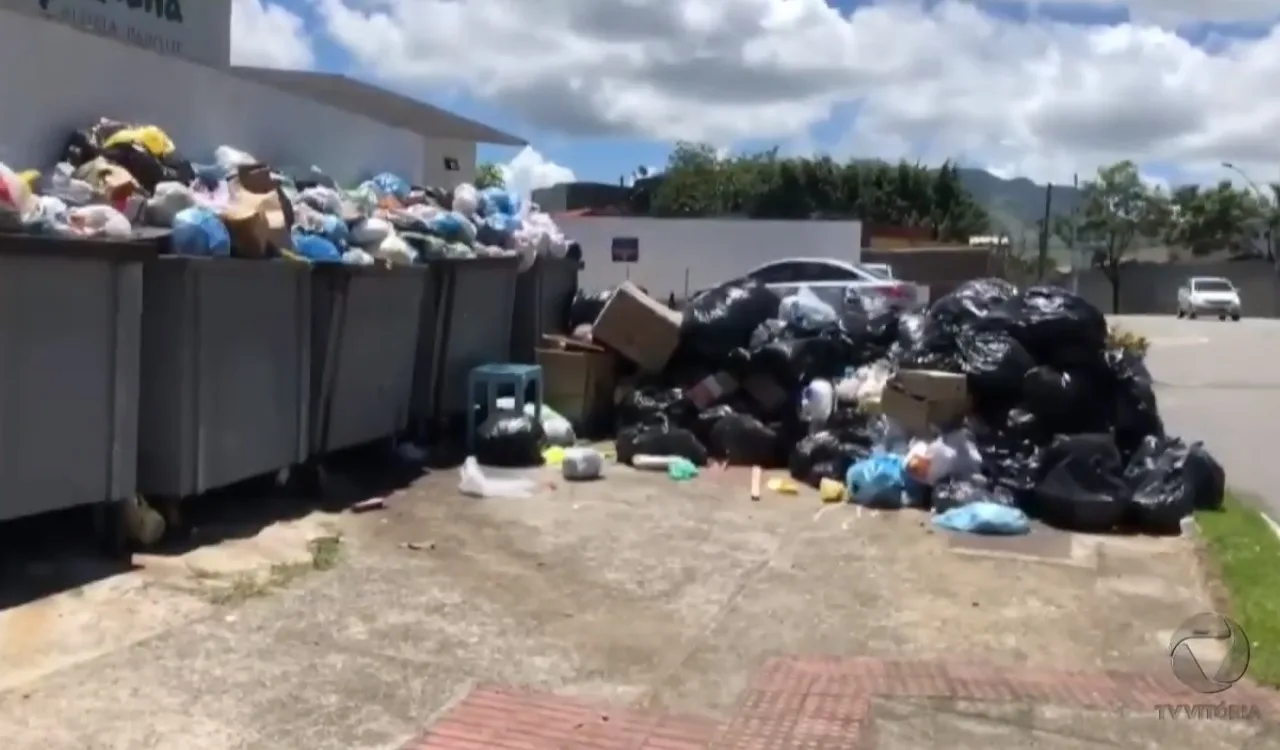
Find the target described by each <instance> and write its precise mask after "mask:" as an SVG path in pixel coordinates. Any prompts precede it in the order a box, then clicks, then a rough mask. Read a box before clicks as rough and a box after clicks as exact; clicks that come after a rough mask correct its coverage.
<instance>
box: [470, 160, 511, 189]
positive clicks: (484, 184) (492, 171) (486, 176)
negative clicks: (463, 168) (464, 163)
mask: <svg viewBox="0 0 1280 750" xmlns="http://www.w3.org/2000/svg"><path fill="white" fill-rule="evenodd" d="M475 186H476V187H477V188H478V189H480V190H484V189H485V188H491V187H496V188H501V187H506V186H507V181H506V179H505V178H503V176H502V168H501V167H499V166H498V165H497V164H494V163H492V162H485V163H483V164H481V165H480V166H478V167H476V182H475Z"/></svg>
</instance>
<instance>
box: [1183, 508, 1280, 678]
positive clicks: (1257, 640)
mask: <svg viewBox="0 0 1280 750" xmlns="http://www.w3.org/2000/svg"><path fill="white" fill-rule="evenodd" d="M1196 522H1197V524H1198V525H1199V527H1200V535H1201V537H1202V539H1203V548H1202V552H1203V553H1204V555H1203V556H1204V557H1205V560H1204V562H1205V563H1206V567H1207V569H1208V572H1209V574H1210V576H1211V577H1212V579H1213V580H1212V581H1211V588H1212V589H1213V592H1212V593H1213V596H1214V599H1215V604H1216V606H1218V607H1219V608H1222V609H1225V610H1226V611H1227V612H1229V613H1230V614H1231V615H1232V616H1233V617H1234V618H1235V620H1236V622H1238V623H1239V624H1240V627H1241V628H1242V629H1243V630H1244V632H1245V633H1246V634H1247V635H1248V636H1249V643H1250V647H1251V649H1250V661H1249V672H1248V676H1249V678H1250V679H1252V680H1253V681H1254V682H1257V683H1258V684H1261V685H1271V686H1273V687H1278V686H1280V538H1277V537H1276V534H1275V532H1274V531H1272V529H1271V527H1270V525H1269V524H1268V523H1267V521H1266V519H1264V518H1263V517H1262V516H1261V514H1259V513H1258V511H1256V510H1254V509H1253V508H1251V507H1249V504H1248V503H1247V501H1245V500H1242V499H1241V498H1240V497H1239V496H1233V495H1231V494H1230V493H1228V494H1227V498H1226V502H1225V503H1224V504H1223V507H1222V510H1221V511H1215V512H1210V511H1201V512H1198V513H1196Z"/></svg>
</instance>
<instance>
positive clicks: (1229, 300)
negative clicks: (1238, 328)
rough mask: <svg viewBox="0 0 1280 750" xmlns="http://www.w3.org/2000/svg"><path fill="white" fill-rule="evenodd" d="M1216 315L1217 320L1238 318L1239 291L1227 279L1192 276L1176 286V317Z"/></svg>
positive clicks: (1192, 317) (1194, 317)
mask: <svg viewBox="0 0 1280 750" xmlns="http://www.w3.org/2000/svg"><path fill="white" fill-rule="evenodd" d="M1201 314H1204V315H1216V316H1218V320H1226V319H1227V318H1228V317H1230V318H1231V319H1232V320H1239V319H1240V292H1239V290H1237V289H1236V287H1235V285H1234V284H1232V283H1231V282H1230V281H1228V280H1227V279H1223V278H1219V277H1217V276H1193V277H1191V278H1190V279H1187V282H1186V283H1185V284H1183V285H1182V286H1180V287H1178V317H1179V318H1184V317H1185V318H1191V319H1192V320H1195V319H1196V317H1197V316H1198V315H1201Z"/></svg>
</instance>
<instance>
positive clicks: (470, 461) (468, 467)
mask: <svg viewBox="0 0 1280 750" xmlns="http://www.w3.org/2000/svg"><path fill="white" fill-rule="evenodd" d="M536 490H537V485H536V484H534V483H533V482H532V481H530V480H528V479H497V478H494V477H487V476H485V474H484V471H482V470H481V469H480V462H479V461H477V460H476V457H475V456H467V460H466V461H464V462H462V468H461V469H460V470H459V471H458V491H459V492H461V493H462V494H464V495H466V496H468V497H481V498H524V497H529V496H530V495H532V494H533V493H534V492H535V491H536Z"/></svg>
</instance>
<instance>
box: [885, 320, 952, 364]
mask: <svg viewBox="0 0 1280 750" xmlns="http://www.w3.org/2000/svg"><path fill="white" fill-rule="evenodd" d="M899 328H901V325H899ZM956 338H957V337H956V333H955V332H954V331H953V329H951V328H948V327H947V326H945V325H943V324H940V323H937V322H935V321H933V320H932V319H930V318H925V319H924V323H923V326H922V327H921V329H920V331H919V336H918V337H917V338H915V339H914V340H913V341H912V342H911V346H910V348H904V347H903V345H902V343H903V342H902V341H899V342H898V344H897V345H896V346H895V347H894V351H895V355H894V359H895V360H896V363H897V365H898V367H900V368H902V369H904V370H939V371H942V372H954V373H957V374H959V373H963V372H964V364H963V363H962V362H961V357H960V346H959V343H958V342H957V340H956Z"/></svg>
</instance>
